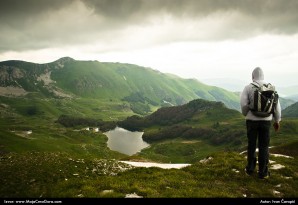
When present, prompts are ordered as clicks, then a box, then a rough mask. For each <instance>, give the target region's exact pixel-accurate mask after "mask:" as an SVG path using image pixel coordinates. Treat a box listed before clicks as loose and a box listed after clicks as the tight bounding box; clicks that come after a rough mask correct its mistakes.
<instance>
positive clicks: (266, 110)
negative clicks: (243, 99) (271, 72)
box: [251, 82, 278, 117]
mask: <svg viewBox="0 0 298 205" xmlns="http://www.w3.org/2000/svg"><path fill="white" fill-rule="evenodd" d="M251 84H252V85H253V86H254V88H255V90H254V93H253V103H252V104H251V112H252V113H253V114H254V115H255V116H258V117H269V116H270V115H271V114H273V113H274V110H275V107H276V104H277V102H278V93H277V92H276V90H275V87H274V86H273V85H271V84H270V83H268V84H263V85H259V84H258V83H256V82H253V83H251Z"/></svg>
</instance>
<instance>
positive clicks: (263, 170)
mask: <svg viewBox="0 0 298 205" xmlns="http://www.w3.org/2000/svg"><path fill="white" fill-rule="evenodd" d="M252 81H253V82H254V83H257V84H258V85H262V84H265V82H264V73H263V70H262V69H261V68H259V67H257V68H255V69H254V70H253V72H252ZM254 90H255V86H254V85H253V84H249V85H247V86H245V88H244V90H243V92H242V93H241V99H240V105H241V111H242V114H243V115H244V116H245V119H246V128H247V140H248V146H247V165H246V168H245V171H246V173H247V174H248V175H252V174H253V172H254V170H255V167H256V162H257V157H256V145H257V141H258V148H259V154H258V163H259V171H258V176H259V178H260V179H264V178H267V177H269V176H270V173H269V171H268V163H269V142H270V126H271V121H272V119H273V120H274V123H273V127H274V129H275V131H276V132H277V131H278V130H279V128H280V121H281V107H280V103H279V100H278V102H277V103H276V105H275V109H274V113H273V114H270V115H269V116H268V117H259V116H256V115H254V114H253V112H252V111H251V107H252V105H251V104H252V103H253V97H254Z"/></svg>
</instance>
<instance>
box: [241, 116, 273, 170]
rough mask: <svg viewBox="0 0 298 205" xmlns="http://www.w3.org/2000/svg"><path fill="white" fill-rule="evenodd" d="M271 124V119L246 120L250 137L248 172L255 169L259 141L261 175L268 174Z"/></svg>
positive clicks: (248, 137) (248, 136)
mask: <svg viewBox="0 0 298 205" xmlns="http://www.w3.org/2000/svg"><path fill="white" fill-rule="evenodd" d="M270 126H271V121H252V120H246V128H247V139H248V146H247V165H246V170H247V171H248V172H251V173H252V172H253V171H254V170H255V167H256V162H257V157H256V147H257V142H258V148H259V154H258V162H259V175H260V176H266V175H268V163H269V143H270Z"/></svg>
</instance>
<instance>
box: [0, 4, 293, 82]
mask: <svg viewBox="0 0 298 205" xmlns="http://www.w3.org/2000/svg"><path fill="white" fill-rule="evenodd" d="M0 29H1V32H0V61H4V60H25V61H30V62H36V63H47V62H52V61H55V60H57V59H59V58H60V57H64V56H69V57H72V58H74V59H76V60H98V61H101V62H121V63H132V64H137V65H140V66H145V67H151V68H153V69H155V70H159V71H161V72H164V73H172V74H176V75H178V76H180V77H183V78H197V79H198V80H202V79H206V78H232V79H237V80H241V81H244V82H249V81H250V80H251V72H252V70H253V69H254V68H255V67H257V66H259V67H261V68H262V69H263V70H264V72H265V80H267V81H270V82H272V83H274V84H276V85H277V86H280V87H281V86H282V87H284V86H290V85H297V84H298V81H297V76H298V69H297V66H298V1H297V0H0Z"/></svg>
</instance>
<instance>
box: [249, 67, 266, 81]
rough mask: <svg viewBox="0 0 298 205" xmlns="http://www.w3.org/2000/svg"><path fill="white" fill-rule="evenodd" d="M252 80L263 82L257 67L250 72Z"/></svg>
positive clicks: (261, 73)
mask: <svg viewBox="0 0 298 205" xmlns="http://www.w3.org/2000/svg"><path fill="white" fill-rule="evenodd" d="M252 80H253V81H254V80H256V81H257V80H264V73H263V70H262V69H261V68H259V67H256V68H255V69H254V70H253V72H252Z"/></svg>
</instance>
